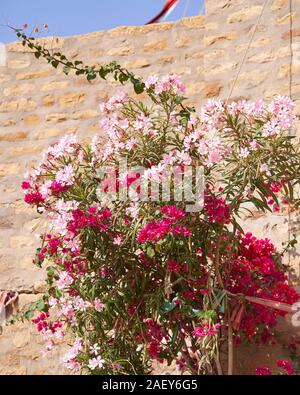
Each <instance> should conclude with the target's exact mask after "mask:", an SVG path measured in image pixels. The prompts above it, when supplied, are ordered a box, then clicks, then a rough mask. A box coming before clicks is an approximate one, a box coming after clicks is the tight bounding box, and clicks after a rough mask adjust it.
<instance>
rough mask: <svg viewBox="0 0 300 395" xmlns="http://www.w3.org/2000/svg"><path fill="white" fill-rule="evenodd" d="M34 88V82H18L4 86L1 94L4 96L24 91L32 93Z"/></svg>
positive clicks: (19, 93) (21, 93)
mask: <svg viewBox="0 0 300 395" xmlns="http://www.w3.org/2000/svg"><path fill="white" fill-rule="evenodd" d="M34 90H35V85H34V84H30V83H27V84H19V85H15V86H13V87H9V88H4V89H3V95H4V96H12V95H23V94H26V93H32V92H33V91H34Z"/></svg>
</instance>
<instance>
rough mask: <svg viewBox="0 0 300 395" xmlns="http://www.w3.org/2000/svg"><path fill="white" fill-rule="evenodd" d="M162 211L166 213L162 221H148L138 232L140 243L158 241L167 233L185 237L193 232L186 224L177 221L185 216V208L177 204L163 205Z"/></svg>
mask: <svg viewBox="0 0 300 395" xmlns="http://www.w3.org/2000/svg"><path fill="white" fill-rule="evenodd" d="M160 211H161V213H162V214H164V218H163V219H162V220H161V221H152V222H149V223H147V224H146V225H145V226H144V227H143V228H142V229H141V230H140V232H139V234H138V237H137V241H138V242H139V243H145V242H147V241H150V242H157V241H159V240H162V239H164V237H165V236H166V235H167V234H173V235H174V236H180V235H182V236H184V237H187V236H189V235H190V234H191V232H190V230H189V229H188V228H187V227H186V226H184V225H181V224H178V223H177V221H179V220H181V219H183V218H184V217H185V214H184V212H183V210H181V209H178V208H176V207H175V206H169V207H168V206H163V207H162V208H161V210H160Z"/></svg>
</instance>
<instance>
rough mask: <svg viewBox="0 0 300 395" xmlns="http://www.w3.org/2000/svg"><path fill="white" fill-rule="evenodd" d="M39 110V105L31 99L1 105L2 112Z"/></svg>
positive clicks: (0, 110)
mask: <svg viewBox="0 0 300 395" xmlns="http://www.w3.org/2000/svg"><path fill="white" fill-rule="evenodd" d="M36 108H37V103H36V102H35V101H33V100H31V99H24V98H22V99H20V100H12V101H4V102H2V103H0V112H13V111H32V110H35V109H36Z"/></svg>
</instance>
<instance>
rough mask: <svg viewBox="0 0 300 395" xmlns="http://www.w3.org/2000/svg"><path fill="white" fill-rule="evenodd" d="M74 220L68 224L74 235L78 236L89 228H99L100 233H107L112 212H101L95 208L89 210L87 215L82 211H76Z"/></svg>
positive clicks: (73, 213) (107, 210) (73, 214)
mask: <svg viewBox="0 0 300 395" xmlns="http://www.w3.org/2000/svg"><path fill="white" fill-rule="evenodd" d="M72 216H73V220H72V221H70V222H69V224H68V230H69V231H70V232H72V233H74V234H78V231H79V230H80V229H84V228H87V227H93V228H97V229H98V230H99V231H100V232H105V231H106V230H107V229H108V226H109V220H110V217H111V212H110V210H109V209H103V210H101V211H99V210H98V209H97V208H95V207H90V208H88V209H87V214H85V213H84V212H83V211H82V210H79V209H77V210H74V211H73V212H72Z"/></svg>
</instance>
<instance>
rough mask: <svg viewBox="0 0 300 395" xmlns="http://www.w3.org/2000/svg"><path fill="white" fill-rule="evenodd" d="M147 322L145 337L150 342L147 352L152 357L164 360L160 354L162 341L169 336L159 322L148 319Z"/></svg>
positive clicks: (160, 360)
mask: <svg viewBox="0 0 300 395" xmlns="http://www.w3.org/2000/svg"><path fill="white" fill-rule="evenodd" d="M145 324H146V329H145V333H144V337H145V338H146V341H147V344H148V347H147V352H148V354H149V355H150V356H151V358H152V359H156V360H158V361H159V362H163V359H162V358H160V356H159V354H160V352H161V351H162V348H163V346H162V344H161V343H162V340H163V339H168V337H169V336H168V334H167V333H166V331H165V330H164V329H163V327H162V326H161V325H160V324H159V323H158V322H155V321H154V320H152V319H148V320H146V321H145Z"/></svg>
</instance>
